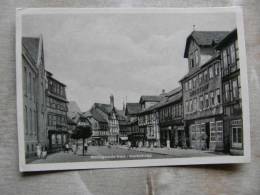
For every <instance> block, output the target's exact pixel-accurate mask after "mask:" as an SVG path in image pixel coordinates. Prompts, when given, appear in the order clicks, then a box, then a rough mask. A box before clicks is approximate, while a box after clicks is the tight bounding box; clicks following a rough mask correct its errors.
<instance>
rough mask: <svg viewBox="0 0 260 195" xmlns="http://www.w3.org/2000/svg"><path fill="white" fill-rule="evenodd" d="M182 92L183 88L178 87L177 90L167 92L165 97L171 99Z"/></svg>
mask: <svg viewBox="0 0 260 195" xmlns="http://www.w3.org/2000/svg"><path fill="white" fill-rule="evenodd" d="M181 90H182V87H181V86H179V87H177V88H175V89H173V90H171V91H169V92H167V93H166V95H165V96H166V97H171V96H173V95H175V94H176V93H179V92H180V91H181Z"/></svg>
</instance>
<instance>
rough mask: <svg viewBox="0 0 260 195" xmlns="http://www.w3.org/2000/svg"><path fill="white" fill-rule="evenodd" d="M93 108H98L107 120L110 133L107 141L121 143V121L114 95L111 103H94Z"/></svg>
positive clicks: (111, 97)
mask: <svg viewBox="0 0 260 195" xmlns="http://www.w3.org/2000/svg"><path fill="white" fill-rule="evenodd" d="M91 110H96V111H98V113H99V114H100V115H101V116H102V117H103V118H104V119H105V120H106V121H107V123H108V129H109V135H108V137H107V141H108V142H109V143H111V144H118V143H119V121H118V116H117V110H116V108H115V106H114V96H113V95H111V96H110V104H102V103H94V105H93V106H92V108H91Z"/></svg>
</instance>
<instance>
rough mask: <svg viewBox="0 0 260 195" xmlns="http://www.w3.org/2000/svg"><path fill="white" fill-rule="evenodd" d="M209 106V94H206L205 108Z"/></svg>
mask: <svg viewBox="0 0 260 195" xmlns="http://www.w3.org/2000/svg"><path fill="white" fill-rule="evenodd" d="M208 107H209V94H207V93H206V94H205V108H208Z"/></svg>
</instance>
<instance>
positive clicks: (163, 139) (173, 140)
mask: <svg viewBox="0 0 260 195" xmlns="http://www.w3.org/2000/svg"><path fill="white" fill-rule="evenodd" d="M154 109H156V110H157V112H158V114H159V127H160V136H159V137H160V144H161V146H162V147H163V146H164V147H172V148H173V147H186V139H185V132H184V124H183V105H182V88H181V87H178V88H176V89H174V90H172V91H170V92H168V93H166V94H165V97H164V98H163V100H162V101H161V102H160V103H158V104H157V105H156V106H155V108H154Z"/></svg>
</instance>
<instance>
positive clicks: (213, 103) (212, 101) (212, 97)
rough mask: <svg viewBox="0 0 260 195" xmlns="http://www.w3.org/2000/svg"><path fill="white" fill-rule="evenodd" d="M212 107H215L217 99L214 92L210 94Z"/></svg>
mask: <svg viewBox="0 0 260 195" xmlns="http://www.w3.org/2000/svg"><path fill="white" fill-rule="evenodd" d="M210 105H211V106H214V105H215V97H214V91H211V92H210Z"/></svg>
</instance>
